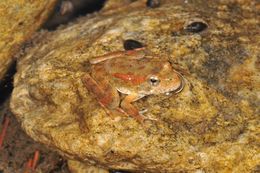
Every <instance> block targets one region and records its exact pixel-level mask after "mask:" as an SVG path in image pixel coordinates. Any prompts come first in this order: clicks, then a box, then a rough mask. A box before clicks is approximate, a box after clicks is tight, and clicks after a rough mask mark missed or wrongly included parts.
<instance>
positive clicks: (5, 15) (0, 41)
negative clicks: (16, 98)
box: [0, 0, 57, 82]
mask: <svg viewBox="0 0 260 173" xmlns="http://www.w3.org/2000/svg"><path fill="white" fill-rule="evenodd" d="M56 1H57V0H37V1H32V2H26V1H21V0H1V2H0V14H1V15H0V25H1V28H0V33H1V35H0V50H1V51H0V82H1V81H2V80H3V78H4V75H5V74H6V71H7V70H8V68H9V67H10V66H11V64H12V63H13V62H14V55H15V54H16V53H17V52H18V50H19V47H20V46H21V45H22V44H23V43H24V42H25V41H26V40H29V39H30V38H31V36H32V34H33V33H34V32H35V31H36V30H37V29H39V28H40V26H41V25H42V23H43V22H44V21H45V20H46V19H47V18H48V16H49V14H50V13H51V11H52V9H53V7H54V5H55V3H56Z"/></svg>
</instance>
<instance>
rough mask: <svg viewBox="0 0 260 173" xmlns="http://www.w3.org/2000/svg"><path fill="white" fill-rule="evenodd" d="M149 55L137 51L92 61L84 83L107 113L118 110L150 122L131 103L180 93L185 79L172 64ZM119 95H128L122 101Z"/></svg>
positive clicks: (106, 56) (97, 58)
mask: <svg viewBox="0 0 260 173" xmlns="http://www.w3.org/2000/svg"><path fill="white" fill-rule="evenodd" d="M147 52H148V51H147V50H146V49H144V48H138V49H135V50H128V51H118V52H112V53H109V54H106V55H103V56H99V57H96V58H93V59H91V60H90V64H91V72H90V74H86V75H85V76H84V77H83V78H82V80H83V82H84V84H85V86H86V88H87V89H88V90H89V91H90V92H91V93H93V94H94V95H95V97H96V98H97V100H98V101H99V103H100V105H101V106H102V107H104V108H105V109H106V111H108V112H110V111H109V110H118V111H120V112H123V113H125V114H127V115H129V116H132V117H134V118H135V119H137V120H138V121H139V122H143V121H144V120H145V119H149V118H146V117H144V116H143V115H141V114H140V113H139V111H138V109H137V108H136V107H135V106H133V105H132V102H134V101H137V100H139V99H140V98H142V97H144V96H148V95H151V94H155V95H157V94H162V93H169V92H171V91H173V92H175V93H177V92H180V91H181V90H182V89H183V87H184V82H183V77H182V76H181V75H180V74H179V73H178V72H177V71H175V70H174V69H173V68H172V66H171V64H170V63H169V62H168V61H167V60H164V59H160V58H159V57H158V56H153V55H152V56H151V55H148V53H147ZM119 93H121V94H125V95H126V96H125V97H124V98H123V99H122V101H121V99H120V95H119Z"/></svg>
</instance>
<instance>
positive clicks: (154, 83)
mask: <svg viewBox="0 0 260 173" xmlns="http://www.w3.org/2000/svg"><path fill="white" fill-rule="evenodd" d="M149 83H150V84H151V85H152V86H157V85H158V84H159V83H160V80H159V79H158V78H157V77H156V76H151V77H150V78H149Z"/></svg>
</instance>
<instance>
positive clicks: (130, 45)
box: [124, 39, 144, 50]
mask: <svg viewBox="0 0 260 173" xmlns="http://www.w3.org/2000/svg"><path fill="white" fill-rule="evenodd" d="M141 47H144V46H143V44H142V43H140V42H139V41H136V40H132V39H128V40H125V41H124V49H125V50H134V49H137V48H141Z"/></svg>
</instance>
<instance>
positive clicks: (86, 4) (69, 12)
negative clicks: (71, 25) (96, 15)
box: [43, 0, 106, 30]
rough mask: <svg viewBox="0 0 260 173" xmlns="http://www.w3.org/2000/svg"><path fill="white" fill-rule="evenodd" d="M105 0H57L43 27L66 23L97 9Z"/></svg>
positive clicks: (55, 26)
mask: <svg viewBox="0 0 260 173" xmlns="http://www.w3.org/2000/svg"><path fill="white" fill-rule="evenodd" d="M105 1H106V0H59V2H58V3H57V5H56V7H55V9H54V12H53V14H52V15H51V16H50V18H49V19H48V21H47V22H46V23H45V24H44V25H43V28H45V29H48V30H55V29H56V28H57V27H58V26H59V25H61V24H67V23H68V22H71V21H72V20H74V19H75V18H77V17H79V16H84V15H86V14H90V13H93V12H95V11H99V10H101V9H102V7H103V6H104V3H105Z"/></svg>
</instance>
